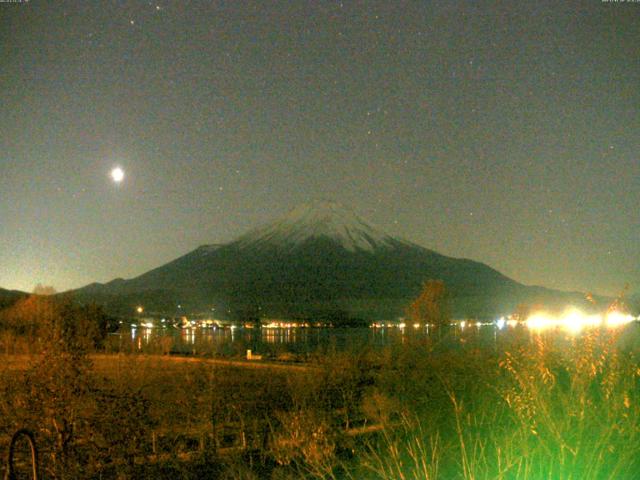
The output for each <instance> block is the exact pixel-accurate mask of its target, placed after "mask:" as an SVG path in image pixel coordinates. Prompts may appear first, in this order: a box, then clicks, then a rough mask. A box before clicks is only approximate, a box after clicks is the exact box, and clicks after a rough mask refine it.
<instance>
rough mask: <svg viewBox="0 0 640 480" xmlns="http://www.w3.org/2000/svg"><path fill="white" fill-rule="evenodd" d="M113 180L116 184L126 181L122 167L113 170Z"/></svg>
mask: <svg viewBox="0 0 640 480" xmlns="http://www.w3.org/2000/svg"><path fill="white" fill-rule="evenodd" d="M111 179H112V180H113V181H114V182H116V183H120V182H122V180H124V170H123V169H122V168H120V167H116V168H114V169H113V170H111Z"/></svg>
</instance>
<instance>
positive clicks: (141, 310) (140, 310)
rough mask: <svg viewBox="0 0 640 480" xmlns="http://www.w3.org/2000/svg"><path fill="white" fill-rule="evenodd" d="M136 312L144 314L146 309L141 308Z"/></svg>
mask: <svg viewBox="0 0 640 480" xmlns="http://www.w3.org/2000/svg"><path fill="white" fill-rule="evenodd" d="M136 312H138V313H142V312H144V308H142V307H140V306H139V307H138V308H136Z"/></svg>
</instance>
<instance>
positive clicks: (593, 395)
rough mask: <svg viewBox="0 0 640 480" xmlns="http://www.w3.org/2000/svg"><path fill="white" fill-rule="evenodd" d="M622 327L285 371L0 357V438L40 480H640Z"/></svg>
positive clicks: (328, 360)
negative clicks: (29, 450) (14, 438)
mask: <svg viewBox="0 0 640 480" xmlns="http://www.w3.org/2000/svg"><path fill="white" fill-rule="evenodd" d="M630 328H636V326H631V327H630ZM620 335H621V334H620V333H617V332H612V331H608V332H606V331H600V330H594V331H592V332H589V333H587V334H583V335H581V336H578V337H575V338H568V339H567V338H562V337H561V336H558V335H546V336H544V335H543V336H533V337H529V336H528V335H525V334H524V333H523V334H522V337H521V338H519V337H518V335H517V334H516V335H514V336H513V341H509V342H505V343H503V344H501V345H500V348H497V349H491V348H485V347H481V346H480V345H479V344H477V343H475V341H474V338H473V337H472V336H469V337H467V338H460V339H459V348H453V349H452V348H450V347H449V346H447V347H446V348H445V347H442V344H441V343H440V342H432V341H430V340H428V339H427V340H420V341H418V340H415V341H413V340H411V339H409V340H408V341H407V343H406V344H405V345H402V346H398V347H393V348H388V349H385V350H377V351H372V350H368V349H361V350H358V351H352V352H328V353H327V354H326V355H324V356H321V357H317V358H316V359H315V362H314V363H313V364H312V365H306V366H302V367H287V368H284V367H281V368H278V367H274V366H271V367H269V366H267V367H262V368H260V367H257V366H256V365H255V364H249V365H247V364H245V363H243V362H236V363H234V362H221V361H215V360H197V361H196V360H184V359H173V358H169V357H158V356H135V355H97V356H95V355H94V356H88V357H86V358H84V359H80V360H78V359H75V360H74V359H71V358H69V359H68V360H69V362H71V361H79V362H80V363H81V365H75V366H74V365H73V364H71V363H70V364H68V365H67V364H65V363H64V358H63V357H61V359H60V361H59V362H58V361H57V360H56V362H58V363H56V364H52V363H51V361H50V360H49V363H48V364H43V363H42V360H41V359H40V358H39V357H37V356H35V357H29V356H23V357H14V356H6V358H5V359H4V360H5V361H4V362H3V365H4V367H3V368H2V371H1V372H0V374H1V375H2V383H1V384H2V387H3V391H2V397H1V398H2V401H1V402H0V407H1V412H0V413H2V418H3V420H2V423H1V424H0V432H1V433H2V438H8V436H9V435H10V433H11V432H12V431H13V430H15V429H16V428H17V427H21V426H25V425H26V426H27V427H29V428H31V429H33V430H34V431H36V432H37V438H38V441H39V442H40V443H41V444H42V445H43V455H42V460H43V468H44V469H45V470H46V472H47V474H48V475H49V477H50V478H51V477H57V478H64V477H65V475H66V476H67V478H93V477H95V478H99V477H101V478H115V477H120V478H238V479H240V478H246V479H253V478H280V479H283V478H336V479H337V478H346V479H361V478H363V479H367V478H370V479H436V478H437V479H457V478H460V479H484V478H486V479H490V478H491V479H493V478H503V479H527V480H529V479H541V478H545V479H547V478H550V479H609V478H611V479H620V478H622V479H626V478H638V477H640V455H639V454H640V430H639V428H640V422H639V420H640V418H639V415H640V402H639V398H638V395H639V394H640V383H639V382H640V363H639V362H638V357H637V355H638V352H637V351H636V350H635V349H634V348H632V347H627V346H621V342H620ZM54 363H55V362H54ZM54 369H57V370H55V371H56V372H58V373H56V375H55V376H53V377H52V376H51V375H50V376H47V372H52V371H54ZM65 375H66V377H65ZM73 375H76V376H77V377H78V378H79V379H80V381H74V380H73V378H74V377H73ZM58 376H62V378H66V379H67V380H66V381H67V384H65V383H64V382H62V383H61V382H57V380H56V378H58ZM27 386H28V388H27ZM34 386H35V388H34ZM60 398H62V399H63V400H64V402H62V403H60V404H58V403H57V401H58V400H60ZM65 402H66V403H65ZM47 419H49V420H51V419H52V420H53V423H50V424H51V425H60V422H67V423H68V428H67V429H64V428H58V429H57V430H56V429H55V428H48V427H47V428H44V425H45V424H49V423H47V422H48V420H47ZM45 420H46V421H45ZM61 434H64V435H68V438H67V439H66V441H67V442H68V444H65V445H67V447H68V448H67V447H65V448H67V450H64V451H66V452H67V454H68V458H67V460H65V462H66V463H64V464H63V467H64V468H57V469H56V468H53V467H51V465H52V464H54V463H55V462H56V461H58V459H56V458H52V456H51V455H52V454H51V453H50V452H55V451H56V450H55V446H56V441H58V440H56V439H58V437H59V436H60V435H61ZM63 446H64V445H63ZM56 465H61V464H60V462H59V461H58V463H57V464H56Z"/></svg>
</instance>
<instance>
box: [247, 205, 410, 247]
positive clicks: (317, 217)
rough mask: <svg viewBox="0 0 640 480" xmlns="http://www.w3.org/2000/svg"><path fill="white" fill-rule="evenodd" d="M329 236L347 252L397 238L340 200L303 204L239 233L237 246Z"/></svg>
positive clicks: (283, 243) (283, 244)
mask: <svg viewBox="0 0 640 480" xmlns="http://www.w3.org/2000/svg"><path fill="white" fill-rule="evenodd" d="M320 238H324V239H329V240H332V241H334V242H336V243H338V244H339V245H341V246H342V247H343V248H345V249H346V250H348V251H350V252H355V251H357V250H363V251H368V252H371V251H373V250H375V249H379V248H389V247H393V246H394V245H397V244H398V243H399V241H398V240H395V239H393V238H392V237H390V236H389V235H387V234H385V233H384V232H381V231H380V230H377V229H375V228H373V227H371V226H370V225H368V224H367V223H365V222H364V221H363V220H362V219H361V218H360V217H359V216H358V215H356V214H355V213H353V212H352V211H351V210H349V209H347V208H345V207H343V206H342V205H340V204H339V203H336V202H330V201H323V202H319V203H315V204H303V205H300V206H299V207H297V208H295V209H294V210H292V211H291V212H290V213H289V214H287V215H285V216H284V217H281V218H280V219H277V220H275V221H274V222H272V223H270V224H268V225H265V226H263V227H259V228H256V229H254V230H252V231H250V232H248V233H247V234H245V235H243V236H242V237H240V238H239V239H238V240H237V242H236V244H237V245H238V246H239V247H240V248H248V247H252V246H263V245H271V246H277V247H287V248H295V247H296V246H298V245H301V244H303V243H304V242H306V241H308V240H312V239H320Z"/></svg>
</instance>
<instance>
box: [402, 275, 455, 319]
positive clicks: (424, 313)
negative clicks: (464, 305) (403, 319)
mask: <svg viewBox="0 0 640 480" xmlns="http://www.w3.org/2000/svg"><path fill="white" fill-rule="evenodd" d="M407 318H408V319H409V320H411V321H412V322H414V323H428V324H431V325H433V326H435V327H438V326H441V325H446V324H447V323H448V322H449V320H450V313H449V302H448V294H447V290H446V288H445V285H444V282H443V281H442V280H427V281H426V282H424V284H423V285H422V291H421V292H420V295H418V297H417V298H416V299H415V300H414V301H413V302H412V303H411V305H409V307H408V308H407Z"/></svg>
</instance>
